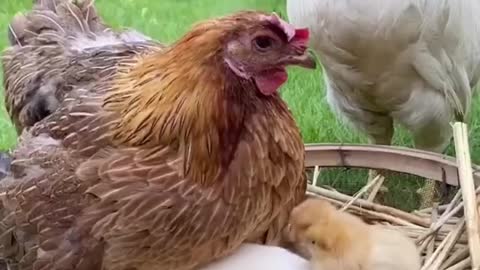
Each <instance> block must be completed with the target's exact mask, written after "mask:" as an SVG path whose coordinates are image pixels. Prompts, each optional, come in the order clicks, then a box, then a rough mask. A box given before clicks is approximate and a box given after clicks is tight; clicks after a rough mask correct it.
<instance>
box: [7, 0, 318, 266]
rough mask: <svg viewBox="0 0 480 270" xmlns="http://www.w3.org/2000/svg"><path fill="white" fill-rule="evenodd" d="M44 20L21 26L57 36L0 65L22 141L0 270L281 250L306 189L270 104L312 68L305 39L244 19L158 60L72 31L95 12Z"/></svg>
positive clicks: (186, 41) (131, 45) (299, 150)
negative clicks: (300, 70)
mask: <svg viewBox="0 0 480 270" xmlns="http://www.w3.org/2000/svg"><path fill="white" fill-rule="evenodd" d="M43 2H45V1H43ZM42 5H43V8H42V7H38V6H37V8H36V10H35V11H34V12H32V13H29V14H27V15H26V16H25V17H24V20H25V21H27V22H29V21H31V22H34V21H35V20H34V19H35V18H48V20H46V21H54V22H55V24H54V25H55V27H51V28H50V29H49V28H48V27H43V28H41V27H39V28H38V29H37V30H38V31H37V32H36V33H37V34H36V35H32V36H31V37H30V38H27V39H24V40H22V41H20V44H17V45H15V46H13V47H11V48H9V49H8V50H7V51H6V53H5V59H4V63H5V64H4V65H5V73H6V76H5V80H6V86H7V88H6V92H7V95H8V99H7V103H8V104H9V111H10V112H11V114H12V116H13V118H14V121H15V122H16V125H17V126H18V127H20V129H23V134H22V135H21V137H20V143H19V145H18V148H17V149H16V150H15V151H14V153H13V154H12V156H13V162H12V165H11V175H10V176H8V177H7V178H5V179H3V180H2V182H1V183H2V190H3V191H4V192H3V194H2V196H1V199H2V203H3V211H2V212H1V214H2V215H3V222H2V226H1V228H0V229H1V230H2V231H3V234H2V239H1V240H2V242H1V244H2V253H3V256H4V257H6V258H7V259H9V260H10V261H12V262H13V263H17V262H18V263H19V269H35V270H40V269H42V270H43V269H49V270H55V269H57V270H60V269H61V270H73V269H75V270H87V269H88V270H95V269H98V270H100V269H102V270H112V269H115V270H132V269H135V270H149V269H156V270H166V269H177V270H183V269H194V268H195V267H197V266H199V265H203V264H205V263H208V262H209V261H211V260H213V259H215V258H218V257H222V256H224V255H226V254H228V253H230V252H231V251H233V250H234V249H236V248H237V247H238V246H239V245H240V244H241V243H242V242H244V241H256V242H262V243H268V244H276V243H277V242H278V241H279V236H280V232H281V231H282V229H283V227H284V226H285V224H286V223H287V219H288V214H289V211H290V210H291V209H292V208H293V206H294V205H295V204H297V203H298V202H299V201H300V200H302V199H303V196H304V193H305V188H306V181H305V178H304V174H303V169H304V168H303V167H304V151H303V143H302V140H301V136H300V133H299V130H298V128H297V126H296V124H295V121H294V119H293V117H292V115H291V113H290V112H289V110H288V108H287V106H286V104H285V103H284V102H283V101H282V100H281V98H280V96H279V95H278V93H277V90H278V87H280V85H281V84H282V83H283V82H284V81H285V80H286V73H285V69H284V67H285V66H286V65H290V64H296V65H303V66H305V67H314V62H313V59H312V57H310V56H309V55H308V54H307V53H306V47H305V44H306V42H307V41H308V32H307V31H305V30H295V29H294V28H293V27H291V26H290V25H288V24H287V23H285V22H284V21H282V20H280V19H279V18H278V17H276V16H275V15H272V14H265V13H259V12H240V13H236V14H233V15H230V16H226V17H223V18H219V19H216V20H210V21H205V22H202V23H200V24H198V25H196V26H195V27H194V28H193V29H192V30H191V31H190V32H189V33H187V34H186V35H185V36H183V37H182V38H181V39H180V40H179V41H178V42H176V43H175V44H173V45H172V46H162V45H159V44H157V43H156V42H154V41H151V40H148V39H147V38H143V40H142V36H141V35H140V34H137V33H134V34H131V32H113V31H112V30H110V29H109V28H108V27H106V26H104V25H103V24H101V23H100V24H99V25H103V26H102V27H103V29H102V27H99V28H97V29H99V30H97V29H95V28H93V27H92V28H89V29H87V28H86V27H73V26H72V24H74V23H79V24H82V25H86V24H87V23H86V22H84V21H87V22H88V20H89V18H90V17H89V15H88V14H91V12H83V13H82V12H81V11H82V10H86V9H85V8H84V7H87V6H88V8H89V9H92V8H93V6H92V5H91V2H83V3H80V4H72V3H69V2H65V3H63V4H59V5H50V6H49V8H45V7H47V6H48V5H46V4H45V3H43V4H42ZM76 5H80V7H79V8H78V7H77V6H76ZM82 5H85V6H82ZM52 7H53V8H52ZM61 10H65V11H66V12H64V13H61V12H60V11H61ZM72 17H74V18H75V20H72ZM38 23H39V22H38V21H37V22H36V24H38ZM27 25H28V24H27ZM77 26H79V25H77ZM32 27H33V26H32ZM49 53H51V54H49ZM28 54H31V58H32V61H34V62H35V64H30V63H28V62H27V61H28V60H27V58H26V55H28ZM45 55H47V56H48V55H49V56H48V57H44V56H45ZM53 58H55V59H53ZM22 63H27V64H26V71H22V70H21V69H19V66H21V65H23V64H22ZM39 64H43V65H39ZM32 74H35V75H32ZM32 76H33V77H32ZM43 88H47V90H48V91H47V90H45V91H44V92H41V90H42V89H43ZM49 100H50V101H51V100H53V102H49ZM45 104H49V105H52V104H53V105H52V106H51V107H48V106H46V105H45ZM45 108H48V110H45ZM42 110H44V111H43V113H41V114H37V115H36V114H35V113H33V114H32V112H38V111H42ZM32 116H33V117H32ZM25 127H28V129H25Z"/></svg>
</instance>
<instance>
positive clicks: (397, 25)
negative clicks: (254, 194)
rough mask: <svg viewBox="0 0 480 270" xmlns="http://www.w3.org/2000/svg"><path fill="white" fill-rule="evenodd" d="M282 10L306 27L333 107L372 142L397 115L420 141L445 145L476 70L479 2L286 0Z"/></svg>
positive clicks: (463, 110)
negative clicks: (285, 8)
mask: <svg viewBox="0 0 480 270" xmlns="http://www.w3.org/2000/svg"><path fill="white" fill-rule="evenodd" d="M287 12H288V17H289V19H290V21H291V22H292V23H294V24H296V25H298V26H299V27H308V28H310V33H311V40H312V47H313V48H314V50H315V51H316V52H317V53H318V54H319V57H320V59H321V61H322V64H323V66H324V68H325V79H326V82H327V100H328V102H329V103H330V105H331V106H332V108H333V109H334V110H335V111H337V112H339V113H340V114H341V115H343V116H345V117H346V118H347V119H348V120H350V122H352V123H353V124H354V125H355V126H356V127H357V128H359V129H360V130H362V131H363V132H365V133H367V134H368V135H369V136H370V138H371V139H373V141H374V142H376V143H388V141H389V140H390V139H391V133H392V131H391V130H392V129H393V127H392V120H395V121H398V122H399V123H400V124H403V125H404V126H406V127H407V128H408V129H410V131H412V133H413V134H414V137H415V144H416V145H417V147H419V148H422V149H425V150H431V151H437V152H439V151H442V150H443V149H444V147H445V146H446V145H447V144H448V142H449V139H450V137H451V131H450V127H449V121H451V120H453V119H454V117H456V116H458V115H460V116H461V117H463V116H465V115H467V114H468V112H469V110H470V103H471V99H472V92H473V90H472V88H473V87H474V86H475V85H476V84H477V82H478V80H479V77H480V20H478V19H477V18H476V16H477V14H479V13H480V1H478V0H403V1H400V0H398V1H384V0H288V1H287ZM433 132H436V134H435V135H432V136H430V135H429V134H431V133H433ZM427 137H428V138H427Z"/></svg>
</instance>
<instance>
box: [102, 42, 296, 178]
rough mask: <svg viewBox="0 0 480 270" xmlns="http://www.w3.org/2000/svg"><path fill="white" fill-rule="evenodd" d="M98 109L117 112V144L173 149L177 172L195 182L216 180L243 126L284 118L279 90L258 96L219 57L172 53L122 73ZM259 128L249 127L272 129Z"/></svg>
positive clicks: (240, 137)
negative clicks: (179, 160)
mask: <svg viewBox="0 0 480 270" xmlns="http://www.w3.org/2000/svg"><path fill="white" fill-rule="evenodd" d="M210 49H212V48H210ZM213 51H215V50H213ZM199 55H200V56H199ZM174 58H175V59H174ZM105 108H106V110H107V111H114V112H117V113H118V120H117V121H116V123H115V124H114V127H113V138H114V141H115V142H116V143H118V144H122V145H129V146H147V147H148V146H158V145H170V146H173V147H174V148H176V149H178V151H179V153H180V154H182V155H183V156H184V170H183V171H184V173H185V174H190V176H191V177H193V178H195V179H196V180H197V182H201V183H202V182H203V183H207V182H212V181H215V179H217V178H218V177H222V174H223V173H224V172H225V171H226V169H227V168H228V166H229V164H230V162H231V160H232V159H233V158H234V155H235V152H236V150H237V146H238V144H239V142H240V140H245V139H247V140H248V139H251V138H248V136H251V135H249V134H246V133H248V132H252V131H246V129H247V128H246V126H247V125H248V123H249V122H251V121H252V118H253V117H261V118H264V119H266V122H267V123H268V122H270V121H277V120H276V118H278V117H280V118H285V117H286V118H290V114H289V113H288V109H287V107H286V105H285V104H284V103H283V102H282V101H281V99H280V97H279V96H278V95H272V96H269V97H266V96H263V95H261V94H260V93H259V91H257V89H256V86H255V84H254V83H253V82H252V81H248V80H244V79H241V78H239V77H237V76H236V75H234V73H233V72H232V71H231V70H230V69H229V68H228V67H227V66H226V65H225V64H224V62H223V58H222V57H220V56H219V55H218V54H217V55H206V54H202V53H198V52H197V53H195V54H187V53H184V54H176V53H175V51H174V50H171V51H169V52H166V53H163V54H159V55H154V56H150V57H146V58H144V59H140V60H139V62H138V63H137V64H136V65H135V66H134V67H133V68H130V70H129V71H126V72H124V73H123V74H121V75H120V76H119V79H118V81H117V82H116V87H114V89H113V91H112V93H111V94H110V95H109V96H108V97H107V99H106V101H105ZM279 121H281V120H279ZM288 121H291V119H288ZM262 128H263V130H262V129H261V128H259V129H256V131H255V132H265V133H267V132H272V131H268V130H267V129H270V128H273V129H275V126H274V125H272V126H262ZM264 136H267V134H265V135H264Z"/></svg>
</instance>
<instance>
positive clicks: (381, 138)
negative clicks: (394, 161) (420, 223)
mask: <svg viewBox="0 0 480 270" xmlns="http://www.w3.org/2000/svg"><path fill="white" fill-rule="evenodd" d="M381 123H383V125H382V126H383V129H381V131H383V132H381V133H377V134H375V135H373V134H371V135H370V139H369V143H370V144H379V145H390V144H391V142H392V137H393V121H392V120H391V119H390V118H385V119H383V121H382V122H381ZM386 174H387V172H386V171H377V170H369V171H368V184H370V183H371V182H372V181H374V180H375V181H377V183H375V184H374V185H373V186H372V187H371V188H370V190H369V191H367V193H366V198H367V200H369V201H374V200H375V199H376V196H377V194H378V193H383V192H385V190H386V188H385V186H384V185H383V183H384V181H385V175H386ZM377 176H378V177H377Z"/></svg>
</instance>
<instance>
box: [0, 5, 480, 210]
mask: <svg viewBox="0 0 480 270" xmlns="http://www.w3.org/2000/svg"><path fill="white" fill-rule="evenodd" d="M3 1H6V4H5V3H3V4H2V5H0V49H3V48H5V46H6V44H7V43H6V26H7V24H8V22H9V20H10V19H11V17H12V16H13V15H14V14H15V13H16V12H18V11H24V10H26V9H28V8H30V6H31V4H30V3H31V2H32V0H3ZM96 5H97V7H98V8H99V10H100V14H101V16H102V17H103V18H104V19H105V20H106V21H107V22H108V23H110V24H112V25H114V26H127V27H132V28H135V29H138V30H140V31H142V32H144V33H145V34H147V35H150V36H152V37H154V38H156V39H159V40H161V41H164V42H172V41H174V40H175V39H177V38H178V37H180V36H181V35H182V34H183V33H184V32H185V31H187V30H188V29H189V27H190V26H191V24H192V23H194V22H197V21H199V20H201V19H205V18H209V17H213V16H218V15H222V14H226V13H229V12H233V11H236V10H241V9H259V10H265V11H276V12H278V13H280V15H282V16H285V0H235V1H233V0H232V1H225V2H221V1H217V0H161V1H150V0H119V1H113V0H97V2H96ZM0 76H1V74H0ZM1 91H3V90H2V89H0V96H1V94H2V92H1ZM282 95H283V97H284V98H285V100H286V101H287V102H288V104H289V106H290V108H291V109H292V111H293V114H294V115H295V118H296V120H297V121H298V124H299V126H300V127H301V130H302V134H303V137H304V140H305V142H307V143H310V142H344V143H359V142H362V143H365V142H366V139H365V137H363V136H361V135H359V134H358V133H356V132H354V131H353V130H351V129H349V128H347V127H345V125H343V124H341V123H340V122H339V121H338V120H337V119H336V118H335V117H334V115H333V114H332V113H331V111H330V109H329V108H328V106H327V103H326V101H325V95H324V86H323V80H322V79H321V70H320V69H318V70H316V71H307V70H304V69H300V68H292V69H291V72H290V79H289V82H288V83H287V84H286V85H285V86H284V88H283V90H282ZM0 100H1V101H0V102H1V103H0V106H1V107H2V108H1V109H0V149H9V148H11V147H13V146H14V144H15V136H16V135H15V132H14V130H13V128H12V125H11V123H10V121H9V120H8V116H7V114H6V112H5V110H4V109H3V98H1V99H0ZM476 102H477V103H478V100H476ZM474 108H475V110H474V113H473V115H478V114H479V113H480V111H479V110H480V106H474ZM479 127H480V125H479V123H478V120H477V119H476V117H473V121H472V122H471V127H470V129H471V132H472V133H474V134H480V133H479V132H477V129H479ZM477 136H478V135H477ZM476 138H477V137H472V140H471V144H472V147H473V149H474V151H473V154H472V155H473V159H474V160H479V158H480V151H477V150H478V149H479V148H480V140H477V139H476ZM394 142H395V144H398V145H406V146H411V145H412V144H411V140H410V137H409V136H407V135H406V133H405V132H404V131H402V130H401V131H400V132H397V134H396V136H395V139H394ZM450 153H452V152H451V149H450ZM321 177H322V183H324V184H328V185H331V186H334V187H336V188H338V189H339V190H341V191H343V192H349V193H352V192H354V191H356V190H357V189H358V188H359V187H360V186H361V185H363V184H364V180H365V179H366V172H365V170H340V169H329V170H326V171H325V172H322V175H321ZM392 178H393V179H392V180H391V181H388V183H387V184H388V186H389V188H390V190H391V191H393V192H391V194H392V196H388V199H387V203H388V204H393V205H395V206H397V207H400V208H406V209H409V208H412V207H414V206H415V205H416V204H417V201H418V196H417V195H416V194H415V193H414V191H415V190H416V189H417V188H418V187H420V186H421V183H422V182H423V181H419V179H418V178H415V177H411V176H409V177H407V176H395V177H392Z"/></svg>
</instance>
